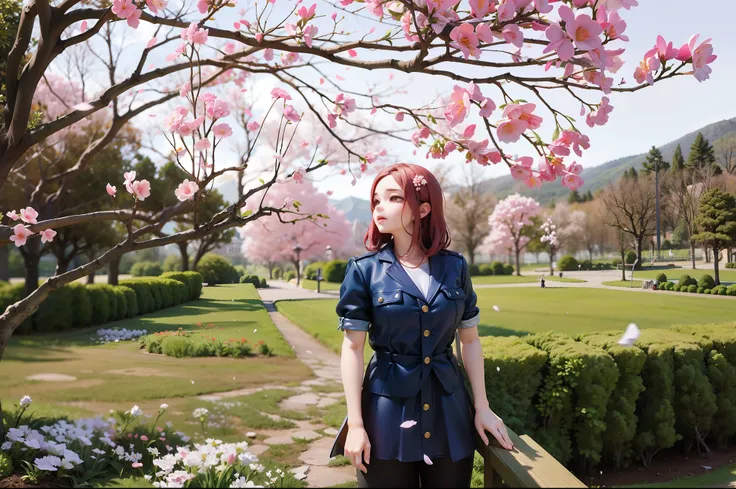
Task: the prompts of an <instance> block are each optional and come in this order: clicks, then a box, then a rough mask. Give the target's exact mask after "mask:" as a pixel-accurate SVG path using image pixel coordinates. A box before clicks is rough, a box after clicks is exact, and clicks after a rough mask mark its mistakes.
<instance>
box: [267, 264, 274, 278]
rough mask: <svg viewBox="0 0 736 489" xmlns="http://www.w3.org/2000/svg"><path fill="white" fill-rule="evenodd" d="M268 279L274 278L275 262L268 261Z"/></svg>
mask: <svg viewBox="0 0 736 489" xmlns="http://www.w3.org/2000/svg"><path fill="white" fill-rule="evenodd" d="M268 279H269V280H273V263H271V262H269V263H268Z"/></svg>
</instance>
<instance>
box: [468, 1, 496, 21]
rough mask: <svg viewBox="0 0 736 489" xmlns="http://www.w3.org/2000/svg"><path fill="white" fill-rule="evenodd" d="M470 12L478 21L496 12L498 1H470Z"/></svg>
mask: <svg viewBox="0 0 736 489" xmlns="http://www.w3.org/2000/svg"><path fill="white" fill-rule="evenodd" d="M468 3H469V4H470V12H471V14H472V15H473V17H475V18H476V19H483V18H485V16H486V15H488V14H492V13H493V12H495V11H496V6H497V5H498V0H470V1H469V2H468Z"/></svg>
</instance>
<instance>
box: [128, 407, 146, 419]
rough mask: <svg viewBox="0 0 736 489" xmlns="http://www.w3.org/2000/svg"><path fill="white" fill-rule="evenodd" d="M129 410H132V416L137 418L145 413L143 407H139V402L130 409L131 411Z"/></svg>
mask: <svg viewBox="0 0 736 489" xmlns="http://www.w3.org/2000/svg"><path fill="white" fill-rule="evenodd" d="M129 412H130V414H131V415H132V416H133V417H134V418H137V417H138V416H140V415H141V414H143V410H142V409H141V408H139V407H138V404H136V405H135V406H133V407H132V408H131V409H130V411H129Z"/></svg>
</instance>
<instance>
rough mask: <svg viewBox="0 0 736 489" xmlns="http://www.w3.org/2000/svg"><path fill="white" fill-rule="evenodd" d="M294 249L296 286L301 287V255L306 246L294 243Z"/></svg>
mask: <svg viewBox="0 0 736 489" xmlns="http://www.w3.org/2000/svg"><path fill="white" fill-rule="evenodd" d="M292 249H293V250H294V253H296V286H297V287H299V282H300V281H301V270H300V268H301V258H300V256H301V253H302V250H303V249H304V248H302V247H301V246H299V245H298V244H297V245H294V248H292Z"/></svg>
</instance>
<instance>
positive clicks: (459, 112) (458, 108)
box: [444, 85, 470, 127]
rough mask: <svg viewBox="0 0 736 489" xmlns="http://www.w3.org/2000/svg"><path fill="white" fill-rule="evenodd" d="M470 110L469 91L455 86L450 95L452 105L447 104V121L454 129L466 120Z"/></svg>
mask: <svg viewBox="0 0 736 489" xmlns="http://www.w3.org/2000/svg"><path fill="white" fill-rule="evenodd" d="M469 109H470V93H469V92H468V90H466V89H464V88H462V87H460V86H459V85H455V86H454V87H453V89H452V95H450V103H449V104H447V108H446V109H445V113H444V115H445V120H447V123H448V124H449V125H450V127H454V126H456V125H457V124H460V123H461V122H462V121H464V120H465V117H467V115H468V110H469Z"/></svg>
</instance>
